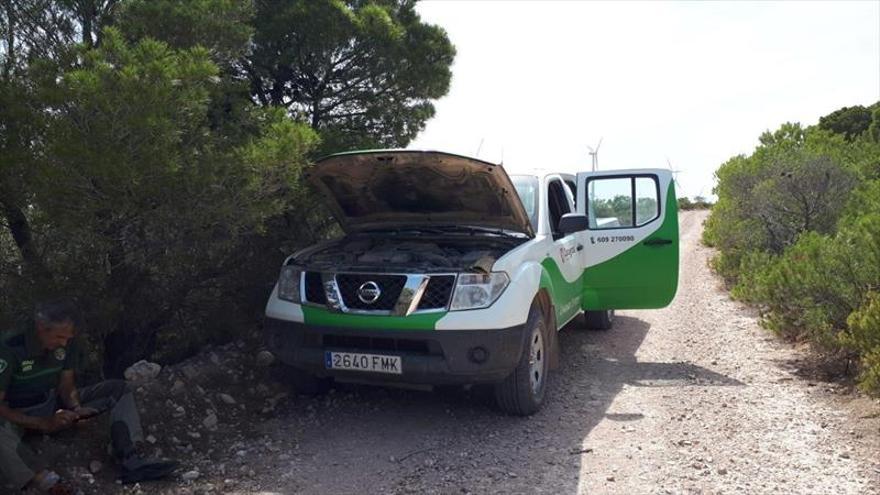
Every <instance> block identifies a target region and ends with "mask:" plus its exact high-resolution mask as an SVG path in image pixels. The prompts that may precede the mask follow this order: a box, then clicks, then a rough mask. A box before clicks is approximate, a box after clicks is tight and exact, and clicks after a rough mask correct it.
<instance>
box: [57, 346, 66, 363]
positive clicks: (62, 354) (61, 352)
mask: <svg viewBox="0 0 880 495" xmlns="http://www.w3.org/2000/svg"><path fill="white" fill-rule="evenodd" d="M65 357H67V351H65V350H64V348H63V347H59V348H58V349H55V359H57V360H59V361H64V358H65Z"/></svg>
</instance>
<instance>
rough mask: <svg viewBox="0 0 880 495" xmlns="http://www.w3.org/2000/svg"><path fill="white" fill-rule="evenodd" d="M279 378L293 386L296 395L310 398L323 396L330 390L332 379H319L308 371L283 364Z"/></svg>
mask: <svg viewBox="0 0 880 495" xmlns="http://www.w3.org/2000/svg"><path fill="white" fill-rule="evenodd" d="M278 368H279V369H278V376H279V378H280V379H281V381H283V382H285V383H287V384H288V385H290V386H292V387H293V389H294V390H295V391H296V393H298V394H300V395H306V396H309V397H316V396H318V395H323V394H325V393H327V391H329V390H330V385H331V384H332V382H333V379H332V378H319V377H317V376H315V375H313V374H311V373H309V372H307V371H303V370H301V369H299V368H294V367H293V366H288V365H286V364H282V365H281V366H279V367H278Z"/></svg>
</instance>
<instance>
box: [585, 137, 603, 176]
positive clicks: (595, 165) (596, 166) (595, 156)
mask: <svg viewBox="0 0 880 495" xmlns="http://www.w3.org/2000/svg"><path fill="white" fill-rule="evenodd" d="M600 146H602V138H599V144H597V145H596V149H593V147H592V146H587V149H589V150H590V156H591V157H592V165H593V169H592V172H595V171H597V170H599V147H600Z"/></svg>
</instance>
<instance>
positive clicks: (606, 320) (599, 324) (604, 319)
mask: <svg viewBox="0 0 880 495" xmlns="http://www.w3.org/2000/svg"><path fill="white" fill-rule="evenodd" d="M584 321H585V322H586V324H587V328H589V329H590V330H611V327H613V326H614V310H613V309H603V310H600V311H585V312H584Z"/></svg>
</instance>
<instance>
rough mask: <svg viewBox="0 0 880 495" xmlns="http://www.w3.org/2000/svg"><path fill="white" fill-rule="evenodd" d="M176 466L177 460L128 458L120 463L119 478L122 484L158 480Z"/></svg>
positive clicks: (172, 470) (171, 471)
mask: <svg viewBox="0 0 880 495" xmlns="http://www.w3.org/2000/svg"><path fill="white" fill-rule="evenodd" d="M177 466H178V463H177V461H167V460H166V461H158V460H153V459H140V458H129V459H126V460H125V461H124V462H123V463H122V475H121V476H120V477H119V480H120V481H121V482H122V483H123V484H129V483H137V482H140V481H150V480H158V479H162V478H165V477H167V476H168V475H170V474H171V473H173V472H174V470H175V469H177Z"/></svg>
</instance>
